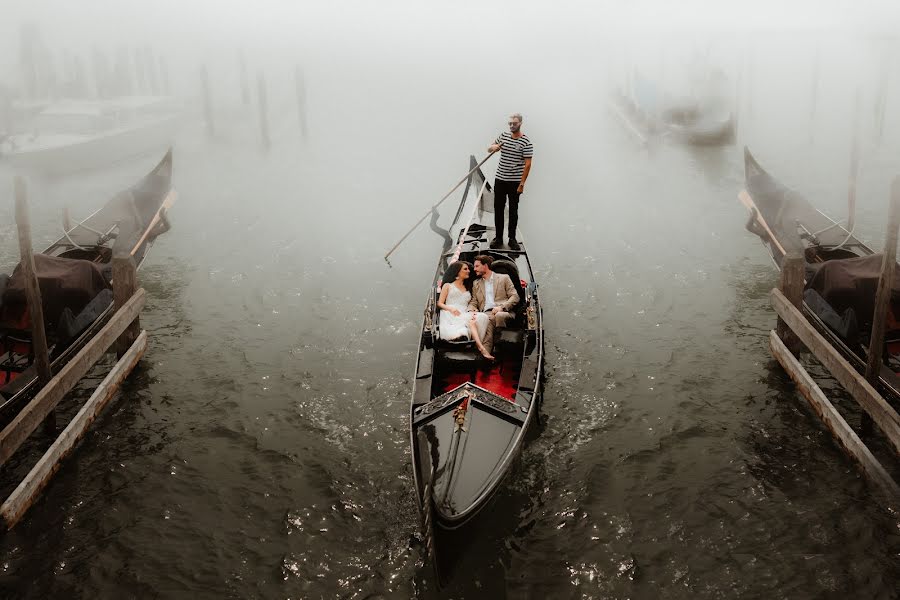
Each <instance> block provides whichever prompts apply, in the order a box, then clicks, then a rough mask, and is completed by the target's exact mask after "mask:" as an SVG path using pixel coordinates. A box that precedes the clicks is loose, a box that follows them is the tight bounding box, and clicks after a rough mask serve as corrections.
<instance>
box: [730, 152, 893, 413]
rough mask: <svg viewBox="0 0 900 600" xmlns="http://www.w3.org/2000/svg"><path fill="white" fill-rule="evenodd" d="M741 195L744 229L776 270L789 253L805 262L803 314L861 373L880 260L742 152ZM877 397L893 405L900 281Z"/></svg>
mask: <svg viewBox="0 0 900 600" xmlns="http://www.w3.org/2000/svg"><path fill="white" fill-rule="evenodd" d="M744 167H745V171H746V189H745V190H744V191H742V192H741V193H740V195H739V198H740V200H741V202H742V203H743V204H744V206H746V207H747V209H748V210H749V211H750V218H749V220H748V222H747V229H748V230H749V231H751V232H752V233H754V234H756V235H758V236H759V237H760V239H761V240H762V241H763V243H764V244H765V246H766V248H767V249H768V251H769V254H770V255H771V256H772V259H773V260H774V261H775V264H776V265H777V266H778V267H779V268H780V267H781V265H782V261H783V259H784V257H785V256H786V255H787V254H788V253H790V252H798V253H802V255H803V257H804V259H805V261H806V281H805V291H804V294H803V313H804V315H805V316H806V318H807V319H809V321H810V323H812V324H813V325H814V326H815V327H816V329H818V330H819V331H820V332H821V333H822V335H824V336H825V337H826V338H827V339H828V340H829V342H830V343H831V344H832V345H833V346H834V347H835V348H837V349H838V350H839V351H840V352H841V353H842V354H843V355H844V356H845V357H846V358H847V359H848V360H849V361H850V362H851V363H852V364H853V365H854V366H855V367H856V368H857V370H859V371H860V372H861V373H862V372H865V368H866V359H867V355H868V346H869V336H870V332H871V329H872V319H873V314H874V306H875V292H876V289H877V287H878V278H879V275H880V273H881V263H882V258H883V257H882V255H881V254H876V253H875V252H874V251H873V250H872V249H871V248H870V247H869V246H867V245H866V244H864V243H863V242H862V241H860V240H859V239H858V238H857V237H856V236H855V235H854V234H853V226H852V225H848V227H849V229H848V228H847V227H844V225H843V224H841V223H839V222H837V221H835V220H834V219H832V218H831V217H829V216H827V215H825V214H824V213H823V212H821V211H820V210H818V209H816V208H815V207H814V206H813V205H812V204H811V203H810V202H809V201H807V200H806V199H805V198H803V197H802V196H801V195H799V194H798V193H796V192H795V191H793V190H791V189H789V188H787V187H786V186H784V185H783V184H781V183H780V182H778V181H777V180H775V178H773V177H772V176H771V175H770V174H769V173H767V172H766V171H765V170H764V169H763V168H762V167H761V166H760V165H759V163H758V162H757V161H756V159H755V158H754V157H753V155H752V154H750V151H749V150H748V149H747V148H744ZM887 326H888V330H887V333H886V336H885V352H884V353H883V356H884V364H883V365H882V368H881V373H880V377H879V379H880V384H881V388H882V391H884V392H885V393H886V394H887V395H888V396H889V397H892V398H893V400H894V401H895V402H900V376H898V374H900V282H898V281H895V282H894V286H893V291H892V295H891V302H890V306H889V310H888V319H887Z"/></svg>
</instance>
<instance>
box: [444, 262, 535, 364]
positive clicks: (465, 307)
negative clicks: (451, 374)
mask: <svg viewBox="0 0 900 600" xmlns="http://www.w3.org/2000/svg"><path fill="white" fill-rule="evenodd" d="M493 262H494V259H493V258H492V257H490V256H486V255H483V254H482V255H479V256H476V257H475V266H474V270H475V274H476V275H478V279H477V280H475V281H474V282H473V281H472V275H471V272H472V270H473V267H472V265H470V264H469V263H467V262H466V261H464V260H459V261H456V262H454V263H453V264H451V265H450V266H449V267H447V271H446V273H445V274H444V282H445V283H444V284H443V286H442V287H441V295H440V297H439V298H438V302H437V307H438V308H439V309H440V311H441V314H440V318H439V321H438V323H439V325H440V330H441V331H440V336H441V339H442V340H459V339H468V340H474V341H475V344H476V345H477V346H478V350H479V352H481V355H482V356H484V357H485V358H486V359H488V360H494V357H493V355H492V354H491V352H492V351H493V349H494V328H495V327H505V326H506V323H507V322H508V321H510V320H512V319H513V318H515V315H513V314H512V313H511V312H510V311H511V310H512V309H513V308H515V306H516V305H517V304H518V303H519V294H518V293H517V292H516V288H515V286H513V282H512V279H510V278H509V275H504V274H503V273H494V272H493V271H492V270H491V264H492V263H493Z"/></svg>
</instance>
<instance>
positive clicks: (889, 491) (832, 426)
mask: <svg viewBox="0 0 900 600" xmlns="http://www.w3.org/2000/svg"><path fill="white" fill-rule="evenodd" d="M898 228H900V177H897V178H896V179H895V180H894V182H893V186H892V188H891V205H890V210H889V219H888V232H887V236H886V242H885V249H884V258H883V261H882V271H881V275H880V279H879V283H878V291H877V293H876V300H875V312H874V316H873V325H872V335H871V341H870V345H869V354H868V365H867V368H866V371H865V373H860V372H859V371H857V369H856V368H854V366H853V365H851V364H850V362H848V361H847V360H846V359H845V358H844V356H843V355H842V354H841V353H840V352H839V351H838V350H837V349H836V348H835V347H834V346H833V345H832V344H831V343H829V342H828V341H827V340H826V339H825V337H824V336H823V335H822V334H821V333H820V332H819V331H818V330H817V329H816V327H815V326H813V324H812V323H810V321H809V320H808V319H807V318H806V317H805V316H804V315H803V312H802V308H803V304H802V298H803V288H804V276H803V273H804V258H803V256H802V254H800V253H798V252H788V253H786V255H785V257H784V260H783V263H782V278H781V282H780V283H779V287H777V288H775V289H773V290H772V292H771V295H770V297H771V302H772V306H773V307H774V308H775V311H776V313H777V314H778V327H777V329H776V330H773V331H771V332H770V334H769V347H770V349H771V351H772V354H773V356H774V357H775V358H776V359H777V360H778V362H779V363H780V364H781V366H782V367H783V368H784V370H785V371H786V372H787V374H788V375H789V376H790V377H791V379H792V380H793V381H794V382H795V383H796V384H797V391H799V392H800V394H801V395H803V397H804V398H806V400H807V401H808V402H809V404H810V406H812V408H813V410H814V411H815V412H816V414H817V415H818V416H819V418H820V419H821V420H822V423H823V424H824V425H825V426H826V427H827V428H828V430H829V431H830V432H831V433H832V434H833V435H834V438H835V440H836V441H837V443H838V444H839V445H840V446H841V448H843V450H844V451H845V452H846V453H847V454H848V455H849V456H850V457H852V458H853V459H854V460H855V461H856V462H857V463H858V464H859V467H860V468H861V470H862V472H863V473H864V474H865V475H866V477H867V478H868V479H869V480H870V481H872V482H873V483H875V484H876V485H877V486H878V487H880V488H881V489H882V490H884V492H886V497H887V498H888V501H889V503H890V504H892V505H893V506H896V503H897V502H900V486H898V485H897V483H896V482H895V481H894V479H893V478H892V477H891V475H890V473H889V472H888V470H887V469H885V467H884V465H883V464H882V463H881V462H880V461H879V460H878V458H877V457H876V456H875V455H874V454H873V453H872V452H871V450H870V449H869V447H868V446H867V445H866V443H865V441H864V440H863V439H862V438H861V437H860V435H859V434H857V432H856V431H855V430H854V429H853V428H852V427H851V426H850V425H849V424H848V423H847V421H846V419H844V417H843V416H842V415H841V413H840V412H839V411H838V410H837V408H835V406H834V405H833V404H832V403H831V401H830V400H829V399H828V397H827V396H826V395H825V393H824V392H823V391H822V390H821V388H820V387H819V386H818V385H817V384H816V383H815V381H814V380H813V378H812V377H811V376H810V375H809V373H808V372H807V371H806V369H805V368H804V367H803V365H802V364H801V363H800V361H799V360H798V358H797V357H798V355H799V354H800V351H801V349H802V348H803V347H805V349H806V350H808V351H809V352H810V353H812V355H813V356H814V357H815V358H816V359H817V360H818V361H819V362H820V363H821V364H822V365H823V366H824V367H825V368H826V369H827V370H828V372H829V373H831V375H832V376H833V377H834V378H835V379H836V380H837V381H838V382H839V383H840V384H841V385H842V386H843V388H844V389H845V390H846V391H847V392H848V393H849V394H850V396H852V397H853V399H854V400H855V401H856V402H857V404H858V405H859V406H860V407H861V408H862V410H863V411H864V413H863V421H864V424H865V422H866V421H867V420H870V421H871V423H872V424H873V425H874V427H875V428H877V430H878V431H880V432H881V434H883V435H884V437H885V439H887V441H888V444H889V447H890V449H891V450H892V451H893V455H894V456H893V458H895V459H897V458H900V415H898V413H897V410H896V409H895V408H894V407H893V406H891V404H890V403H889V402H888V401H887V400H886V399H885V398H884V397H883V396H882V395H881V393H880V392H879V389H878V386H879V372H880V370H881V368H882V363H883V352H884V346H885V341H884V331H885V324H886V322H887V315H888V310H889V305H890V295H891V286H892V284H893V279H894V271H895V265H896V260H897V234H898ZM863 429H864V430H865V429H867V428H866V427H865V426H864V427H863Z"/></svg>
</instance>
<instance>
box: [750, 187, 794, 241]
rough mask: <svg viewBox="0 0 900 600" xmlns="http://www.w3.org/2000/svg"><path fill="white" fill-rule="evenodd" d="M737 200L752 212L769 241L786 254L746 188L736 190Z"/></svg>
mask: <svg viewBox="0 0 900 600" xmlns="http://www.w3.org/2000/svg"><path fill="white" fill-rule="evenodd" d="M738 200H740V201H741V204H743V205H744V206H746V207H747V210H749V211H750V212H753V213H754V214H755V216H756V222H757V223H759V226H760V227H762V228H763V230H765V232H766V235H767V236H769V241H770V242H771V243H772V244H773V245H774V246H775V247H776V248H777V249H778V251H779V252H780V253H781V255H782V256H784V255H785V254H787V251H786V250H785V249H784V246H782V245H781V243H780V242H779V241H778V238H777V237H775V234H774V233H772V230H771V229H769V224H768V223H766V222H765V220H764V219H763V218H762V216H761V215H760V213H759V209H758V208H756V202H754V201H753V198H751V197H750V193H749V192H748V191H747V190H741V191H740V192H738Z"/></svg>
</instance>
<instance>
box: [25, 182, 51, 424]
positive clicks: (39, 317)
mask: <svg viewBox="0 0 900 600" xmlns="http://www.w3.org/2000/svg"><path fill="white" fill-rule="evenodd" d="M15 190H16V225H17V227H18V230H19V254H20V255H21V258H22V262H21V263H20V264H21V269H22V274H23V276H24V277H25V297H26V300H27V302H28V315H29V317H30V318H31V351H32V354H33V355H34V366H35V369H36V370H37V377H38V386H40V387H43V386H45V385H47V382H49V381H50V379H51V378H52V377H53V373H52V371H51V370H50V349H49V346H48V345H47V331H46V328H45V326H44V305H43V304H42V301H41V287H40V284H39V283H38V278H37V273H36V271H35V267H34V253H33V251H32V244H31V222H30V219H29V215H28V192H27V191H26V189H25V181H24V180H23V179H22V178H21V177H16V180H15ZM44 427H45V429H46V430H47V431H50V432H53V431H56V412H54V411H52V410H51V411H49V412H48V413H47V416H46V419H45V420H44Z"/></svg>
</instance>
